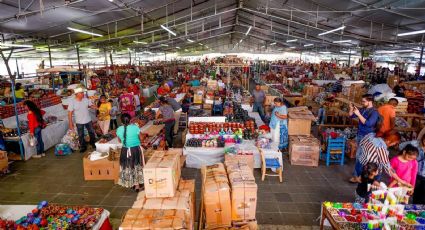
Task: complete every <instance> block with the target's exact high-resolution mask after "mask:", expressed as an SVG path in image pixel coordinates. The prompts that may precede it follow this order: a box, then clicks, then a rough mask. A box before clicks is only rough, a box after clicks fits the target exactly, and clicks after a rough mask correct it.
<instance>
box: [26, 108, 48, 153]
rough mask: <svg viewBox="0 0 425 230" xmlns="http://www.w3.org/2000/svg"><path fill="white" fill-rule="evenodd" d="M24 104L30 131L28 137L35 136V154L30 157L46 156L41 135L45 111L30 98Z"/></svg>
mask: <svg viewBox="0 0 425 230" xmlns="http://www.w3.org/2000/svg"><path fill="white" fill-rule="evenodd" d="M24 104H25V107H26V109H27V110H28V115H27V119H28V128H29V131H30V137H31V138H35V139H36V141H37V143H36V149H37V154H36V155H34V156H32V157H33V158H40V157H44V156H46V154H45V152H44V142H43V137H42V135H41V130H42V129H43V125H44V120H43V115H44V114H45V112H44V111H43V110H40V109H39V108H38V107H37V105H36V104H35V103H34V102H32V101H30V100H27V101H25V102H24Z"/></svg>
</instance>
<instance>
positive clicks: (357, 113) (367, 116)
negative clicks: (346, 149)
mask: <svg viewBox="0 0 425 230" xmlns="http://www.w3.org/2000/svg"><path fill="white" fill-rule="evenodd" d="M361 104H362V106H363V108H361V109H358V108H357V107H356V106H354V104H352V103H351V104H350V111H349V112H348V114H349V115H350V117H351V118H358V119H359V127H358V131H357V136H356V142H357V152H356V166H355V168H354V172H353V177H352V178H351V179H350V182H352V183H359V182H360V181H359V180H360V172H361V169H362V164H360V162H359V159H360V155H361V151H360V141H361V140H362V139H363V137H364V136H366V135H367V134H369V133H373V132H375V129H376V123H377V122H378V119H379V113H378V111H377V110H376V109H375V108H374V107H373V96H372V95H371V94H365V95H363V96H362V102H361Z"/></svg>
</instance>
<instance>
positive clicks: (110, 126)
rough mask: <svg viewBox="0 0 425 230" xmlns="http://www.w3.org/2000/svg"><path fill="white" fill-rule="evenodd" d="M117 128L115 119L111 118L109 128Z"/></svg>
mask: <svg viewBox="0 0 425 230" xmlns="http://www.w3.org/2000/svg"><path fill="white" fill-rule="evenodd" d="M114 127H115V128H114ZM117 128H118V122H117V119H111V121H110V122H109V129H110V130H114V129H117Z"/></svg>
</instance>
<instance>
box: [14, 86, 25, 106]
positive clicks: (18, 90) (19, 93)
mask: <svg viewBox="0 0 425 230" xmlns="http://www.w3.org/2000/svg"><path fill="white" fill-rule="evenodd" d="M15 98H16V103H18V102H21V101H23V100H24V98H25V91H24V88H23V87H22V83H16V85H15Z"/></svg>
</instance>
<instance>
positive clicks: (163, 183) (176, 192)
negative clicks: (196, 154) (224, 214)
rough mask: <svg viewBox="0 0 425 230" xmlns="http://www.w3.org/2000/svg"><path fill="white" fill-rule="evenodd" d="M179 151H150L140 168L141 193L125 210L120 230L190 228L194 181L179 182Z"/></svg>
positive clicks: (193, 200)
mask: <svg viewBox="0 0 425 230" xmlns="http://www.w3.org/2000/svg"><path fill="white" fill-rule="evenodd" d="M181 154H182V149H170V150H169V151H154V152H153V154H152V156H151V157H150V159H149V161H148V162H147V164H146V165H145V167H144V169H143V173H144V181H145V191H143V192H140V193H139V194H138V196H137V200H136V201H135V202H134V204H133V207H132V209H130V210H128V212H127V213H126V215H125V217H124V221H123V222H122V224H121V226H120V228H119V229H120V230H128V229H193V228H194V219H195V181H194V180H180V175H181V164H180V156H181Z"/></svg>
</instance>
